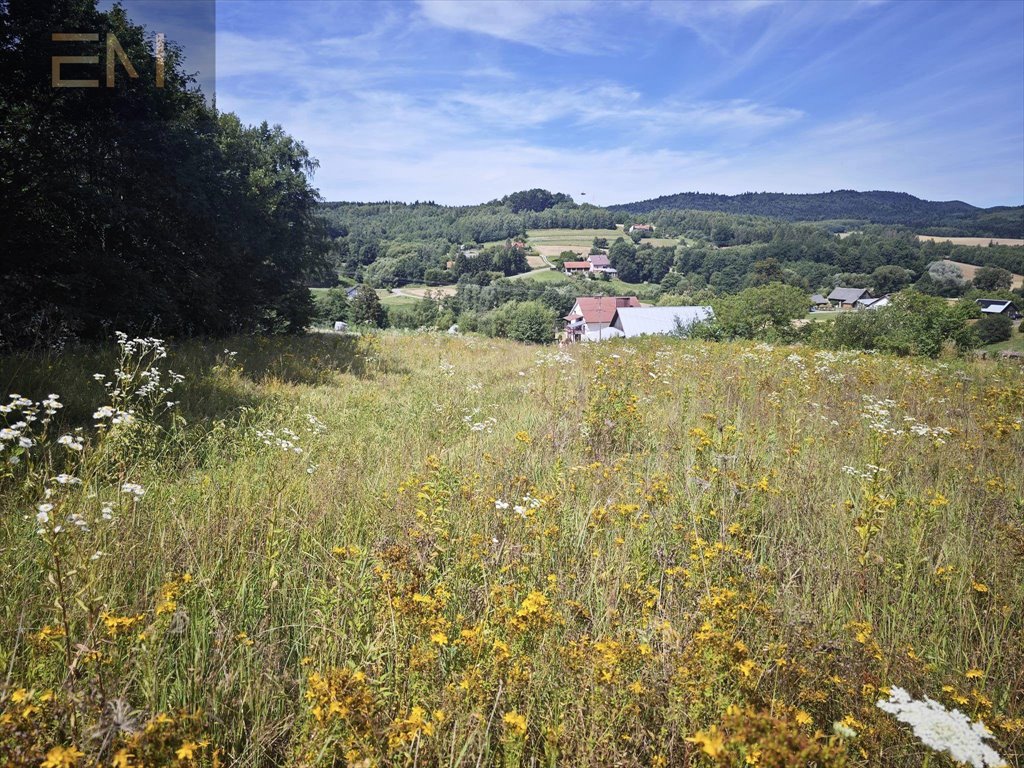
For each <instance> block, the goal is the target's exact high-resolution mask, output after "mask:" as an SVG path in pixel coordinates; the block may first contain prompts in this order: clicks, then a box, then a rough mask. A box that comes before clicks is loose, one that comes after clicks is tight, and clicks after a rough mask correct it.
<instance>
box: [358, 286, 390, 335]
mask: <svg viewBox="0 0 1024 768" xmlns="http://www.w3.org/2000/svg"><path fill="white" fill-rule="evenodd" d="M348 317H349V320H350V321H351V322H352V323H354V324H356V325H369V326H373V327H375V328H385V327H387V324H388V313H387V312H386V311H385V310H384V305H383V304H381V303H380V298H379V297H378V296H377V292H376V291H375V290H373V288H371V287H370V286H368V285H360V286H359V289H358V290H357V291H356V295H355V296H353V297H352V301H351V302H350V303H349V307H348Z"/></svg>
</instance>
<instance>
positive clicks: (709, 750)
mask: <svg viewBox="0 0 1024 768" xmlns="http://www.w3.org/2000/svg"><path fill="white" fill-rule="evenodd" d="M686 740H687V741H689V742H692V743H694V744H700V749H701V752H703V753H704V754H706V755H707V756H708V757H718V756H719V755H720V754H721V753H722V750H723V749H725V736H724V735H723V734H721V733H719V732H718V726H716V725H712V726H711V727H710V728H708V730H707V732H704V731H697V732H696V733H695V734H693V736H692V737H690V736H688V737H687V738H686Z"/></svg>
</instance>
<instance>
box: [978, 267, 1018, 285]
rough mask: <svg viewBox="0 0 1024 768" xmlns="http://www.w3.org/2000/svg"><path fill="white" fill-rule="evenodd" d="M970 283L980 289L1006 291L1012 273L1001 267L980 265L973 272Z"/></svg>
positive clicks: (1011, 280) (1010, 282) (1010, 283)
mask: <svg viewBox="0 0 1024 768" xmlns="http://www.w3.org/2000/svg"><path fill="white" fill-rule="evenodd" d="M971 284H972V285H973V286H974V287H975V288H977V289H978V290H980V291H1008V290H1010V286H1011V285H1013V274H1012V273H1011V272H1010V271H1009V270H1006V269H1003V268H1002V267H982V268H981V269H979V270H978V271H977V272H975V273H974V279H973V280H972V281H971Z"/></svg>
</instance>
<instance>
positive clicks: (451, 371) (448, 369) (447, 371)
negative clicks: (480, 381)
mask: <svg viewBox="0 0 1024 768" xmlns="http://www.w3.org/2000/svg"><path fill="white" fill-rule="evenodd" d="M440 368H441V373H442V374H443V375H445V376H447V377H448V378H449V379H450V378H452V377H453V376H454V375H455V366H454V365H452V364H451V363H449V362H448V361H447V360H442V361H441V366H440Z"/></svg>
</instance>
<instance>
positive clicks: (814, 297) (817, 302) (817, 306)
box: [811, 293, 832, 311]
mask: <svg viewBox="0 0 1024 768" xmlns="http://www.w3.org/2000/svg"><path fill="white" fill-rule="evenodd" d="M831 308H832V304H831V303H829V300H828V299H826V298H825V297H824V296H822V295H821V294H820V293H812V294H811V309H812V310H819V311H821V310H824V309H831Z"/></svg>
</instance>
